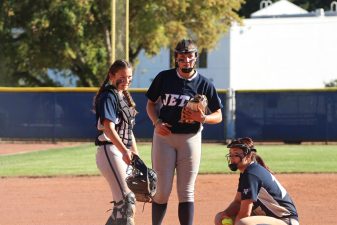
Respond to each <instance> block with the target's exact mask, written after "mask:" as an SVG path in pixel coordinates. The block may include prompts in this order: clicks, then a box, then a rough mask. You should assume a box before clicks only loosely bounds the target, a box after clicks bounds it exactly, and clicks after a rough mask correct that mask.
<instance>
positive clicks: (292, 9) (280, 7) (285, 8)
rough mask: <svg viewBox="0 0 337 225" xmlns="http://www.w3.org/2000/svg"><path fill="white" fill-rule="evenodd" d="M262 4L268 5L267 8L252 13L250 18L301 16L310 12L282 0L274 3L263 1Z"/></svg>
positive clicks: (268, 0)
mask: <svg viewBox="0 0 337 225" xmlns="http://www.w3.org/2000/svg"><path fill="white" fill-rule="evenodd" d="M261 4H262V5H263V4H264V5H267V6H266V7H264V8H262V9H260V10H258V11H256V12H254V13H252V14H251V15H250V16H251V17H252V18H254V17H270V16H280V15H299V14H307V13H308V11H307V10H305V9H303V8H301V7H299V6H297V5H295V4H293V3H291V2H289V1H287V0H280V1H278V2H275V3H272V2H271V1H270V0H264V1H261Z"/></svg>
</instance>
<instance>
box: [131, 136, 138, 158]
mask: <svg viewBox="0 0 337 225" xmlns="http://www.w3.org/2000/svg"><path fill="white" fill-rule="evenodd" d="M131 139H132V145H131V151H132V152H133V153H134V154H136V155H138V148H137V143H136V138H135V135H134V134H133V132H131Z"/></svg>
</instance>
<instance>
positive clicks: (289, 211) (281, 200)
mask: <svg viewBox="0 0 337 225" xmlns="http://www.w3.org/2000/svg"><path fill="white" fill-rule="evenodd" d="M227 147H228V148H230V149H229V154H228V155H227V160H228V166H229V168H230V169H231V170H232V171H236V170H237V169H239V170H240V179H239V185H238V190H237V193H236V196H235V198H234V200H233V202H231V203H230V204H229V206H228V207H227V209H225V210H224V211H223V212H219V213H218V214H217V215H216V216H215V225H223V224H230V223H225V222H224V221H226V220H228V219H232V220H233V221H235V224H236V225H254V224H270V225H299V223H298V214H297V210H296V208H295V205H294V202H293V201H292V199H291V197H290V196H289V194H288V193H287V191H286V190H285V189H284V187H282V185H281V184H280V183H279V182H278V180H277V179H276V178H275V177H274V176H273V175H272V174H271V172H270V171H269V169H268V167H267V166H266V165H265V163H264V161H263V160H262V158H261V157H260V156H258V155H257V154H256V149H255V148H254V143H253V140H252V139H251V138H239V139H236V140H233V141H232V142H231V143H230V144H229V145H228V146H227ZM224 219H225V220H224ZM222 221H223V222H222Z"/></svg>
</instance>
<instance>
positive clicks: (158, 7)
mask: <svg viewBox="0 0 337 225" xmlns="http://www.w3.org/2000/svg"><path fill="white" fill-rule="evenodd" d="M242 3H243V1H242V0H152V1H148V0H134V1H130V43H129V44H130V49H129V56H130V61H131V62H132V63H135V62H136V59H137V56H138V54H139V52H140V51H141V50H142V49H143V50H145V52H146V53H147V54H148V55H155V54H157V53H158V52H159V50H160V48H162V47H168V46H174V44H175V43H176V42H177V41H178V40H179V39H181V38H184V37H190V38H193V39H195V40H196V41H197V43H198V45H199V46H200V48H201V49H202V48H208V49H211V48H213V47H214V46H215V44H216V43H217V42H218V40H219V39H220V37H221V35H222V34H223V33H224V32H226V31H227V29H228V28H229V26H230V24H231V23H232V22H233V21H238V22H239V21H240V18H239V16H238V15H237V13H236V11H237V10H239V8H240V6H241V4H242ZM110 13H111V10H110V1H109V0H67V1H62V0H39V1H36V0H17V1H15V0H3V1H2V2H1V3H0V50H1V52H0V58H1V57H4V58H5V59H6V60H4V65H2V66H5V67H6V73H10V76H11V79H10V81H11V82H13V83H12V86H60V85H61V84H60V83H59V82H57V81H55V80H53V79H51V78H50V76H48V69H53V70H54V71H56V72H58V73H59V74H61V76H63V77H69V76H73V77H75V78H76V79H77V86H98V85H99V84H100V81H101V80H102V79H103V77H104V76H105V75H106V72H107V68H108V66H109V64H110V62H111V43H110V42H111V39H110V37H111V34H110V24H111V21H110V18H111V16H110ZM117 26H118V24H117ZM0 66H1V65H0ZM0 76H2V77H3V76H4V75H3V74H2V73H1V72H0Z"/></svg>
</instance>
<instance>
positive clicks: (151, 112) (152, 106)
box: [146, 100, 159, 126]
mask: <svg viewBox="0 0 337 225" xmlns="http://www.w3.org/2000/svg"><path fill="white" fill-rule="evenodd" d="M156 105H157V103H156V102H153V101H151V100H147V104H146V112H147V115H148V116H149V117H150V120H151V121H152V124H153V125H154V126H155V125H156V123H157V122H158V119H159V115H158V111H157V107H156Z"/></svg>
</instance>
